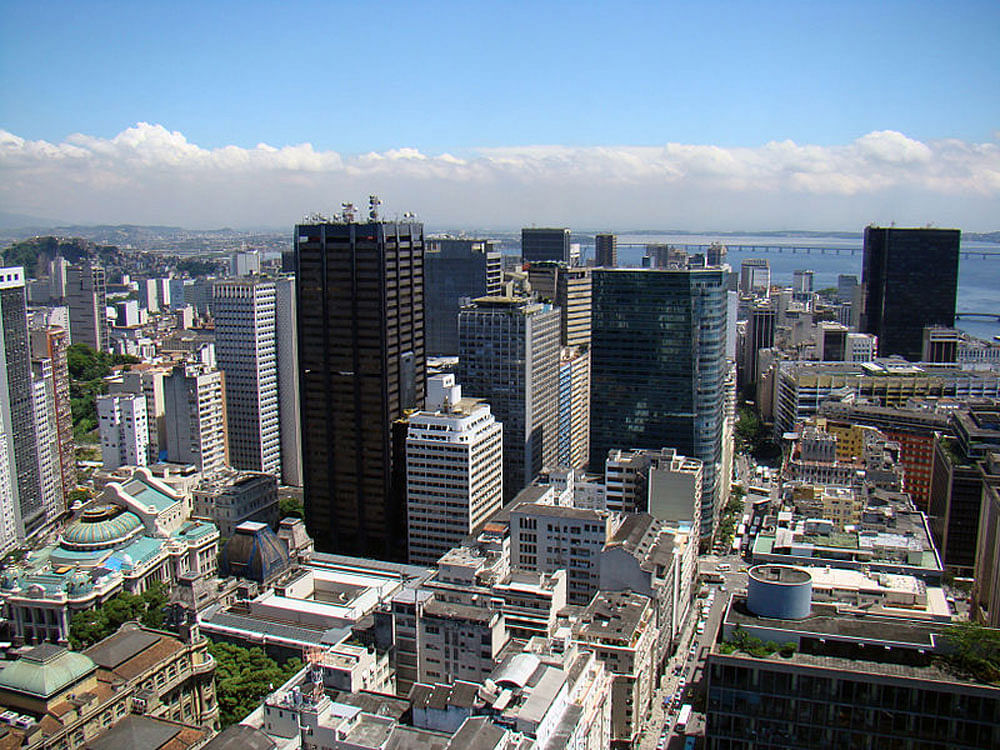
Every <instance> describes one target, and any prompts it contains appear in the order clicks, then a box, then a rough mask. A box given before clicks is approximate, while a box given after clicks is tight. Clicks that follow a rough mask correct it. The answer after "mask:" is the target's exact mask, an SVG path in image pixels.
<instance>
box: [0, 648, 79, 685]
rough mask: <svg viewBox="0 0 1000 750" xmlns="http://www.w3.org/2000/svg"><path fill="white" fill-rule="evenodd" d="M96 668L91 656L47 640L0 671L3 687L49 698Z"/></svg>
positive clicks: (0, 681)
mask: <svg viewBox="0 0 1000 750" xmlns="http://www.w3.org/2000/svg"><path fill="white" fill-rule="evenodd" d="M96 668H97V665H96V664H94V662H93V661H91V659H90V657H89V656H85V655H83V654H80V653H77V652H76V651H67V650H66V649H64V648H63V647H62V646H54V645H52V644H51V643H44V644H42V645H41V646H36V647H35V648H33V649H31V650H30V651H28V652H27V653H26V654H24V655H23V656H22V657H21V658H20V659H18V660H17V661H15V662H13V663H11V664H9V665H8V666H6V667H4V668H3V669H2V670H0V690H10V691H13V692H17V693H28V694H29V695H32V696H35V697H38V698H50V697H51V696H53V695H55V694H56V693H58V692H59V691H60V690H62V689H64V688H66V687H68V686H69V685H72V684H73V683H75V682H77V681H79V680H80V679H82V678H84V677H86V676H87V675H88V674H90V673H91V672H93V671H94V670H95V669H96Z"/></svg>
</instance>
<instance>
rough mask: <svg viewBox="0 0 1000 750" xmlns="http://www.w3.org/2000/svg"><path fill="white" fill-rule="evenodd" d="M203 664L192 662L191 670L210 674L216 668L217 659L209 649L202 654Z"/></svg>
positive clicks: (195, 672)
mask: <svg viewBox="0 0 1000 750" xmlns="http://www.w3.org/2000/svg"><path fill="white" fill-rule="evenodd" d="M202 659H203V661H202V662H201V664H192V665H191V671H192V672H193V673H194V674H210V673H211V672H213V671H214V670H215V659H214V658H213V657H212V655H211V654H210V653H208V652H207V651H206V652H205V653H204V654H202Z"/></svg>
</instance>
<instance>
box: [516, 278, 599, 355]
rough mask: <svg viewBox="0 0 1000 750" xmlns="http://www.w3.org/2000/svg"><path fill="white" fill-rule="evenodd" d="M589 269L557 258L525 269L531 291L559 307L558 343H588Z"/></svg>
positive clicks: (567, 344)
mask: <svg viewBox="0 0 1000 750" xmlns="http://www.w3.org/2000/svg"><path fill="white" fill-rule="evenodd" d="M590 270H591V269H589V268H574V267H572V266H568V265H567V264H565V263H563V262H561V261H559V262H556V261H539V262H536V263H532V264H531V267H530V268H529V269H528V282H529V283H530V284H531V291H532V293H533V294H534V295H535V296H536V297H537V298H539V299H541V300H543V301H548V302H551V303H552V304H554V305H555V306H556V307H558V308H559V310H560V312H561V315H562V318H561V322H560V343H561V344H562V345H563V346H587V345H588V344H589V343H590V287H591V280H590Z"/></svg>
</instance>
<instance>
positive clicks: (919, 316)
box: [861, 227, 961, 361]
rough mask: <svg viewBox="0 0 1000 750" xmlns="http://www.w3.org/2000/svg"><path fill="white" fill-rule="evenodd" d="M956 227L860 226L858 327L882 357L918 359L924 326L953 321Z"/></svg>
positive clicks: (957, 237) (949, 325) (957, 236)
mask: <svg viewBox="0 0 1000 750" xmlns="http://www.w3.org/2000/svg"><path fill="white" fill-rule="evenodd" d="M960 240H961V232H960V231H959V230H957V229H897V228H895V227H866V228H865V248H864V261H863V265H862V273H861V285H862V287H863V300H862V308H861V331H862V332H863V333H872V334H875V335H876V336H878V346H879V352H880V353H881V354H882V356H890V355H893V354H899V355H901V356H903V357H905V358H906V359H908V360H910V361H917V360H919V359H920V354H921V347H922V344H923V332H924V327H925V326H930V325H936V326H947V327H949V328H950V327H952V326H954V325H955V295H956V292H957V289H958V250H959V242H960Z"/></svg>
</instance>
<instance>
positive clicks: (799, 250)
mask: <svg viewBox="0 0 1000 750" xmlns="http://www.w3.org/2000/svg"><path fill="white" fill-rule="evenodd" d="M721 244H725V246H726V249H727V250H732V251H734V252H739V253H778V254H781V253H787V254H789V255H859V254H861V253H863V252H864V249H863V248H860V247H824V246H820V245H729V244H726V243H721ZM647 245H670V246H672V247H676V248H677V249H679V250H684V251H686V252H688V253H704V252H705V251H707V250H708V248H709V247H711V245H684V244H680V243H675V242H648V243H647V242H619V243H618V247H619V248H623V247H636V248H645V247H646V246H647ZM959 255H960V256H961V257H962V258H983V259H984V260H985V259H987V258H1000V250H975V249H971V248H970V249H966V250H961V249H960V250H959Z"/></svg>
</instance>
